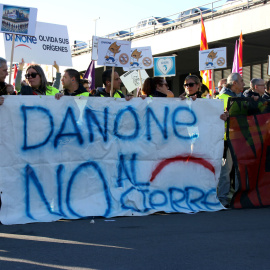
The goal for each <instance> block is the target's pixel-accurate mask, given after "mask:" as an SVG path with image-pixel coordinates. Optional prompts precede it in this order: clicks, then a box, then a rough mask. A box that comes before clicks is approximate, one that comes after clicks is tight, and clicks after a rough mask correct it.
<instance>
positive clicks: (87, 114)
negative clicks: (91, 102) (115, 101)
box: [85, 107, 109, 142]
mask: <svg viewBox="0 0 270 270" xmlns="http://www.w3.org/2000/svg"><path fill="white" fill-rule="evenodd" d="M108 111H109V109H108V107H105V108H104V131H103V130H102V127H101V126H100V124H99V121H98V119H97V117H96V114H95V113H94V112H93V111H92V110H91V109H89V108H86V109H85V118H86V124H87V127H88V130H89V141H90V142H93V141H94V133H93V129H92V121H91V119H92V120H93V122H94V124H95V125H96V126H97V127H98V131H99V133H100V134H101V135H102V137H103V141H104V142H107V140H108Z"/></svg>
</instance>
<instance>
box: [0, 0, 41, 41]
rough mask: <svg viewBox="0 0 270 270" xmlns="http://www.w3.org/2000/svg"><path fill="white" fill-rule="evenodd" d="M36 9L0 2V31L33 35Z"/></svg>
mask: <svg viewBox="0 0 270 270" xmlns="http://www.w3.org/2000/svg"><path fill="white" fill-rule="evenodd" d="M36 20H37V9H36V8H30V7H21V6H12V5H3V4H0V25H1V28H0V32H3V33H12V34H21V35H28V36H34V35H35V31H36Z"/></svg>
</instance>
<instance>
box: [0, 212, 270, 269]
mask: <svg viewBox="0 0 270 270" xmlns="http://www.w3.org/2000/svg"><path fill="white" fill-rule="evenodd" d="M269 250H270V208H263V209H246V210H225V211H219V212H214V213H206V212H201V213H198V214H193V215H190V214H155V215H151V216H145V217H118V218H111V219H105V218H95V219H94V223H92V222H91V219H84V220H62V221H57V222H51V223H32V224H25V225H11V226H4V225H0V270H6V269H8V270H10V269H12V270H13V269H136V270H137V269H184V270H186V269H193V270H194V269H215V270H219V269H226V270H227V269H230V270H234V269H239V270H240V269H241V270H243V269H245V270H247V269H256V270H258V269H259V270H264V269H265V270H269V269H270V255H269Z"/></svg>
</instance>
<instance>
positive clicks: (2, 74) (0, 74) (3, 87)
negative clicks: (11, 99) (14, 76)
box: [0, 57, 16, 105]
mask: <svg viewBox="0 0 270 270" xmlns="http://www.w3.org/2000/svg"><path fill="white" fill-rule="evenodd" d="M7 75H8V68H7V60H6V59H4V58H2V57H0V96H2V95H16V93H15V92H14V88H13V85H11V84H7V83H5V79H6V77H7ZM3 102H4V98H3V97H1V99H0V105H2V104H3Z"/></svg>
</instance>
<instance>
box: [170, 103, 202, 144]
mask: <svg viewBox="0 0 270 270" xmlns="http://www.w3.org/2000/svg"><path fill="white" fill-rule="evenodd" d="M178 112H180V113H182V112H188V113H189V114H190V116H191V117H192V118H193V120H192V121H190V122H180V121H177V119H176V118H177V114H178ZM196 123H197V117H196V115H195V113H194V112H193V111H192V110H191V109H189V108H187V107H178V108H177V109H176V110H175V111H174V112H173V116H172V126H173V131H174V134H175V136H176V137H178V138H181V139H184V140H190V139H194V138H197V137H198V134H191V135H189V136H185V135H181V134H179V132H178V130H177V128H176V127H177V126H188V127H190V126H194V125H195V124H196Z"/></svg>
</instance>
